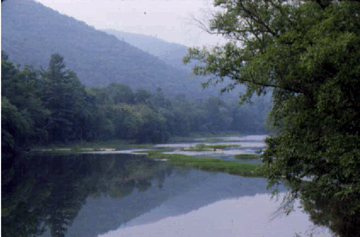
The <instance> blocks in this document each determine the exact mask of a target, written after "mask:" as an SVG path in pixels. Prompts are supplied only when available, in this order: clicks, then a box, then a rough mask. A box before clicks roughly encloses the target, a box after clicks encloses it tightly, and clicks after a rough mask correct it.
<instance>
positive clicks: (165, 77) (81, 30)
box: [1, 1, 218, 97]
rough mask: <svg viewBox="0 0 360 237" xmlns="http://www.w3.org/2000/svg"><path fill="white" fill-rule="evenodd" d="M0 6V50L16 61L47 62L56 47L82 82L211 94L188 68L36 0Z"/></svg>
mask: <svg viewBox="0 0 360 237" xmlns="http://www.w3.org/2000/svg"><path fill="white" fill-rule="evenodd" d="M1 11H2V19H1V24H2V32H1V33H2V36H1V40H2V50H5V51H6V52H7V53H8V55H9V58H10V60H12V61H13V62H14V63H15V64H21V65H34V66H36V67H38V66H42V67H46V66H47V63H48V62H49V60H50V55H51V54H53V53H60V54H61V55H62V56H64V57H65V58H66V62H67V66H68V67H69V69H71V70H74V71H76V72H77V74H78V77H79V79H80V81H81V82H82V83H83V84H84V85H85V86H86V87H92V86H106V85H108V84H109V83H111V82H119V83H123V84H126V85H129V86H130V87H131V88H133V89H136V88H140V87H142V88H145V89H148V90H150V91H155V89H156V88H157V87H158V86H161V87H162V88H163V90H164V93H165V94H166V95H170V94H174V92H175V93H180V92H181V93H185V94H186V95H191V96H192V97H204V96H208V95H210V94H212V95H214V90H213V91H209V90H208V91H202V89H201V81H199V80H192V79H191V78H189V72H188V71H185V70H181V69H179V68H175V67H172V66H170V65H168V64H166V63H164V62H163V61H162V60H160V59H159V58H157V57H155V56H153V55H150V54H148V53H146V52H144V51H141V50H140V49H138V48H136V47H134V46H131V45H130V44H128V43H126V42H124V41H121V40H118V39H117V38H116V37H115V36H112V35H109V34H107V33H104V32H102V31H98V30H96V29H94V28H93V27H91V26H88V25H86V24H85V23H83V22H80V21H78V20H76V19H74V18H71V17H68V16H65V15H61V14H59V13H58V12H56V11H54V10H52V9H50V8H47V7H45V6H43V5H41V4H40V3H37V2H35V1H5V2H4V3H2V9H1ZM216 94H218V93H216Z"/></svg>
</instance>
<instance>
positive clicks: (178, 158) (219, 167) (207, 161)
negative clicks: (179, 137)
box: [148, 151, 263, 177]
mask: <svg viewBox="0 0 360 237" xmlns="http://www.w3.org/2000/svg"><path fill="white" fill-rule="evenodd" d="M148 157H149V158H152V159H166V160H167V162H168V163H169V164H171V165H176V166H184V167H190V168H195V169H200V170H206V171H221V172H226V173H229V174H236V175H241V176H247V177H262V176H263V175H262V172H261V170H260V168H261V165H258V164H247V163H237V162H227V161H223V160H220V159H214V158H204V157H201V158H200V157H196V158H195V157H191V156H186V155H180V154H163V153H161V152H159V151H148Z"/></svg>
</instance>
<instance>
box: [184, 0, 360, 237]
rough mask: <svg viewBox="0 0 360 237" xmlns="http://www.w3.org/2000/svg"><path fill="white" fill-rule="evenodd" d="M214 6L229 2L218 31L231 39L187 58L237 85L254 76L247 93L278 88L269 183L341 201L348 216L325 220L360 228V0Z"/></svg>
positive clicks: (340, 227)
mask: <svg viewBox="0 0 360 237" xmlns="http://www.w3.org/2000/svg"><path fill="white" fill-rule="evenodd" d="M215 5H216V6H219V7H221V8H223V11H221V12H219V13H218V14H216V15H215V17H214V19H213V20H212V21H211V24H210V30H211V31H213V32H214V33H218V34H223V35H224V36H225V37H227V38H229V39H231V40H232V41H231V42H229V43H228V44H226V45H225V46H223V47H220V46H219V47H214V48H212V49H207V48H203V49H199V48H192V49H190V50H189V54H188V55H187V57H185V58H184V61H185V62H189V61H190V60H199V61H200V62H202V63H203V64H201V65H200V66H196V67H195V68H194V72H195V74H197V75H208V74H211V75H215V76H217V77H220V79H217V78H215V79H213V80H215V82H216V81H221V80H223V78H224V77H230V78H231V79H232V80H233V85H232V86H236V85H237V84H244V85H246V87H247V91H246V93H243V94H242V95H241V97H240V99H241V102H247V101H250V100H251V98H252V96H253V95H254V94H257V95H263V94H266V93H267V92H272V98H273V107H272V109H271V112H270V113H269V123H270V125H271V126H272V128H273V131H274V134H273V136H272V137H270V138H268V139H267V140H266V142H267V145H268V149H267V150H266V151H265V153H264V156H263V161H264V162H265V171H266V174H267V178H268V180H269V184H270V185H273V184H276V183H278V182H280V181H282V180H286V181H287V182H289V184H290V186H291V187H292V192H291V193H290V194H289V196H288V198H289V200H293V199H294V198H296V197H298V196H299V195H300V197H302V199H303V200H316V201H319V200H320V201H322V202H326V203H342V205H340V206H341V207H342V208H341V209H339V210H337V211H336V213H337V216H338V217H339V216H340V217H341V218H343V219H344V220H346V221H344V222H342V224H339V223H337V222H336V221H335V219H336V218H330V220H331V221H330V222H328V223H326V225H328V226H329V227H330V228H331V229H332V230H333V231H334V232H335V233H337V234H339V235H341V236H355V235H356V233H359V229H358V226H359V219H358V218H355V217H356V216H360V199H359V196H360V185H359V183H360V173H359V170H360V169H359V168H360V162H359V156H360V147H359V144H360V137H359V130H360V123H359V119H358V118H359V117H360V114H359V111H360V104H359V101H360V96H359V95H360V94H359V93H358V88H359V86H360V64H359V62H360V53H359V52H360V51H359V49H360V19H359V14H360V12H359V11H360V5H359V3H358V2H352V1H293V2H288V1H242V0H237V1H235V0H228V1H226V0H217V1H215ZM210 82H211V80H210V81H209V83H210ZM227 89H231V86H230V87H228V88H224V89H223V90H224V91H226V90H227ZM304 179H308V180H311V181H310V182H305V181H304ZM331 213H335V212H331ZM331 213H330V214H329V215H331ZM312 214H314V212H313V213H312ZM323 224H325V223H323Z"/></svg>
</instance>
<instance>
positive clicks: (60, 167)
mask: <svg viewBox="0 0 360 237" xmlns="http://www.w3.org/2000/svg"><path fill="white" fill-rule="evenodd" d="M171 172H172V168H171V167H169V166H168V165H167V164H166V163H165V162H156V161H153V160H149V159H146V158H145V157H142V156H134V155H121V156H119V155H103V156H96V155H89V154H87V155H72V156H50V157H49V156H36V157H27V158H22V159H18V161H17V162H15V164H13V166H12V167H4V166H3V170H2V200H1V202H2V203H1V204H2V210H1V211H2V215H1V220H2V230H1V234H2V236H31V235H41V234H43V233H44V232H45V230H46V228H48V229H50V232H51V235H52V236H65V233H66V231H67V228H68V227H69V226H70V225H71V224H72V222H73V220H74V219H75V217H76V216H77V214H78V212H79V211H80V209H81V208H82V206H83V205H84V204H85V200H86V198H87V197H100V196H104V195H105V196H110V197H112V198H123V197H125V196H127V195H129V194H131V193H132V192H133V191H134V190H135V189H136V190H138V191H140V192H142V191H145V190H147V189H148V188H149V187H150V186H151V185H152V183H151V180H153V179H157V180H158V187H159V188H161V187H162V183H163V182H164V180H165V177H166V176H169V175H170V174H171Z"/></svg>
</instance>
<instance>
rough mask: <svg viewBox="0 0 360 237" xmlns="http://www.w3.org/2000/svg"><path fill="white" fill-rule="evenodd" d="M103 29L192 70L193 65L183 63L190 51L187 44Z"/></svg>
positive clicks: (137, 46) (173, 63) (170, 63)
mask: <svg viewBox="0 0 360 237" xmlns="http://www.w3.org/2000/svg"><path fill="white" fill-rule="evenodd" d="M103 31H104V32H106V33H109V34H112V35H115V36H116V37H117V38H118V39H119V40H121V41H124V42H126V43H129V44H131V45H133V46H135V47H136V48H139V49H141V50H143V51H145V52H147V53H149V54H151V55H154V56H156V57H158V58H160V59H161V60H163V61H164V62H165V63H167V64H169V65H171V66H174V67H180V68H183V69H186V70H188V71H191V70H192V67H191V65H185V64H183V63H182V57H184V56H185V55H186V54H187V52H188V47H186V46H185V45H181V44H175V43H169V42H166V41H164V40H161V39H158V38H156V37H153V36H147V35H141V34H134V33H128V32H123V31H118V30H113V29H104V30H103Z"/></svg>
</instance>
